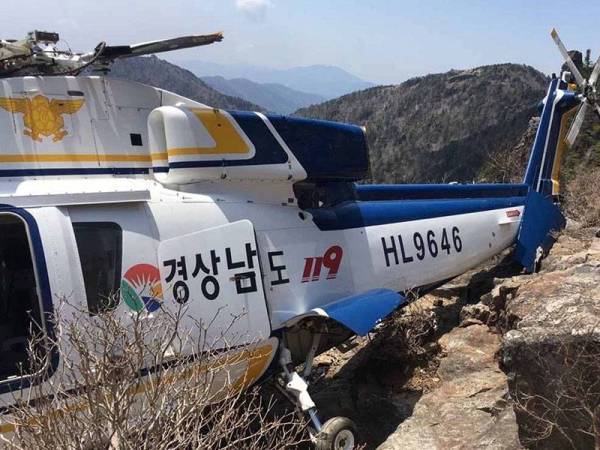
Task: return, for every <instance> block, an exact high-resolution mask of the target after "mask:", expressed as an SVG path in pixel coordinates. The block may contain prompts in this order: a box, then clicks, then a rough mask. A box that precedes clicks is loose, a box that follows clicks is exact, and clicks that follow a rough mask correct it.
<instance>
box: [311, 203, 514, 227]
mask: <svg viewBox="0 0 600 450" xmlns="http://www.w3.org/2000/svg"><path fill="white" fill-rule="evenodd" d="M524 204H525V197H521V196H518V197H501V198H477V199H450V200H401V201H371V202H345V203H342V204H340V205H338V206H334V207H328V208H317V209H309V210H308V212H309V213H310V214H311V215H312V216H313V221H314V223H315V224H316V225H317V227H318V228H319V229H320V230H323V231H330V230H346V229H351V228H361V227H370V226H375V225H385V224H389V223H399V222H409V221H412V220H422V219H433V218H436V217H445V216H455V215H458V214H468V213H475V212H482V211H491V210H494V209H502V208H511V207H517V206H522V205H524Z"/></svg>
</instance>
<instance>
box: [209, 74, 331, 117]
mask: <svg viewBox="0 0 600 450" xmlns="http://www.w3.org/2000/svg"><path fill="white" fill-rule="evenodd" d="M201 79H202V81H204V82H205V83H206V84H208V85H209V86H210V87H212V88H214V89H216V90H217V91H219V92H221V93H222V94H225V95H229V96H233V97H240V98H243V99H244V100H248V101H249V102H252V103H256V104H257V105H260V106H262V107H263V108H265V109H266V110H267V111H269V112H274V113H279V114H291V113H293V112H294V111H296V110H297V109H299V108H303V107H305V106H310V105H314V104H317V103H322V102H324V101H325V97H321V96H320V95H316V94H308V93H306V92H301V91H297V90H295V89H291V88H289V87H287V86H284V85H282V84H277V83H255V82H254V81H250V80H247V79H246V78H233V79H231V80H227V79H225V78H223V77H202V78H201Z"/></svg>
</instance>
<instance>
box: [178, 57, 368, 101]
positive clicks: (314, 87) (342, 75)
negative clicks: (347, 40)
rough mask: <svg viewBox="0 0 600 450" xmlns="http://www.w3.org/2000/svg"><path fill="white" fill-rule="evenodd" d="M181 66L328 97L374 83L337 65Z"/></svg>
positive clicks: (199, 72)
mask: <svg viewBox="0 0 600 450" xmlns="http://www.w3.org/2000/svg"><path fill="white" fill-rule="evenodd" d="M181 65H182V66H184V67H187V68H188V69H190V70H191V71H192V72H194V73H195V74H196V75H198V76H202V77H204V76H222V77H224V78H228V79H230V78H246V79H249V80H252V81H254V82H256V83H277V84H283V85H284V86H287V87H289V88H291V89H295V90H297V91H301V92H307V93H312V94H316V95H320V96H322V97H325V98H326V99H332V98H336V97H339V96H340V95H344V94H348V93H350V92H354V91H358V90H361V89H367V88H369V87H373V86H374V84H373V83H370V82H368V81H364V80H362V79H360V78H358V77H356V76H354V75H352V74H351V73H349V72H347V71H345V70H343V69H341V68H339V67H335V66H323V65H315V66H306V67H292V68H290V69H272V68H269V67H263V66H252V65H247V64H216V63H209V62H204V61H197V60H192V61H184V62H182V63H181Z"/></svg>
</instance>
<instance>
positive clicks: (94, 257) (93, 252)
mask: <svg viewBox="0 0 600 450" xmlns="http://www.w3.org/2000/svg"><path fill="white" fill-rule="evenodd" d="M73 230H74V231H75V240H76V241H77V250H78V252H79V261H80V262H81V270H82V272H83V282H84V283H85V294H86V297H87V305H88V311H89V313H90V314H98V313H99V312H104V311H110V310H112V309H114V308H115V307H116V306H117V304H118V303H119V298H118V289H119V283H120V281H121V251H122V239H123V231H122V230H121V227H120V226H119V225H118V224H116V223H112V222H76V223H73Z"/></svg>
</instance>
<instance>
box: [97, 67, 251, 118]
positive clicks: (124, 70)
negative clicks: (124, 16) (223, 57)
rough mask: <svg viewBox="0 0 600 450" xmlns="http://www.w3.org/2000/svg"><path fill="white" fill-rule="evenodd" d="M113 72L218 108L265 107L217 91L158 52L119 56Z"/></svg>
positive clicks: (120, 76) (123, 77)
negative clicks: (161, 56) (165, 59)
mask: <svg viewBox="0 0 600 450" xmlns="http://www.w3.org/2000/svg"><path fill="white" fill-rule="evenodd" d="M109 75H110V76H111V77H113V78H122V79H125V80H130V81H137V82H140V83H144V84H148V85H150V86H155V87H158V88H161V89H166V90H167V91H171V92H174V93H176V94H179V95H183V96H184V97H187V98H190V99H192V100H196V101H198V102H201V103H205V104H207V105H208V106H213V107H215V108H223V109H239V110H249V111H263V108H261V107H260V106H257V105H255V104H253V103H251V102H248V101H246V100H243V99H241V98H237V97H230V96H228V95H223V94H221V93H220V92H217V91H216V90H214V89H213V88H211V87H210V86H207V85H206V83H204V82H203V81H202V80H200V79H199V78H198V77H196V76H195V75H194V74H193V73H192V72H190V71H189V70H185V69H182V68H181V67H179V66H176V65H174V64H171V63H168V62H167V61H164V60H162V59H159V58H157V57H156V56H148V57H136V58H127V59H121V60H117V61H116V62H115V63H114V64H113V66H112V68H111V71H110V74H109Z"/></svg>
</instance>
